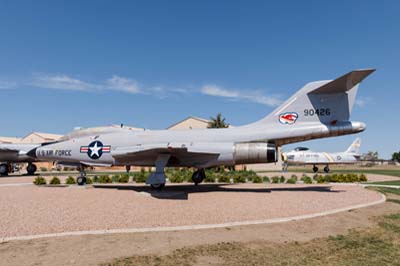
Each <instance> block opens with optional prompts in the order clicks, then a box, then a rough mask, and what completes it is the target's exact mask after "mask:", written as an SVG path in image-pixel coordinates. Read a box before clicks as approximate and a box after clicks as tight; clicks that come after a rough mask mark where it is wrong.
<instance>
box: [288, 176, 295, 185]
mask: <svg viewBox="0 0 400 266" xmlns="http://www.w3.org/2000/svg"><path fill="white" fill-rule="evenodd" d="M296 182H297V180H296V179H295V178H292V177H291V178H289V179H288V180H286V183H288V184H296Z"/></svg>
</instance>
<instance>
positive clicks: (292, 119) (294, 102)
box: [248, 69, 375, 128]
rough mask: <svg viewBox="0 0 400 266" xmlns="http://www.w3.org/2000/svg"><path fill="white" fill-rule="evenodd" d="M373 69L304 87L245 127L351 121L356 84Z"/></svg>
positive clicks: (312, 83) (354, 71)
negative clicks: (263, 116) (266, 114)
mask: <svg viewBox="0 0 400 266" xmlns="http://www.w3.org/2000/svg"><path fill="white" fill-rule="evenodd" d="M374 71H375V69H365V70H353V71H351V72H349V73H347V74H345V75H343V76H341V77H339V78H337V79H334V80H328V81H326V80H325V81H315V82H311V83H308V84H306V85H305V86H304V87H303V88H302V89H300V90H299V91H297V92H296V93H295V94H294V95H293V96H292V97H290V98H289V99H288V100H287V101H285V102H284V103H283V104H282V105H281V106H279V107H278V108H276V109H275V110H274V111H273V112H272V113H271V114H269V115H268V116H266V117H265V118H263V119H261V120H259V121H257V122H255V123H253V124H250V125H248V126H263V125H269V126H271V124H272V125H276V126H284V127H287V126H291V128H293V127H298V126H300V125H307V124H310V123H322V124H325V125H334V124H336V123H337V122H342V121H344V122H346V121H349V120H350V114H351V112H352V109H353V105H354V102H355V97H356V94H357V90H358V85H359V83H360V82H361V81H362V80H364V79H365V78H366V77H367V76H368V75H370V74H371V73H372V72H374Z"/></svg>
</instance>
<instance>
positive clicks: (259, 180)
mask: <svg viewBox="0 0 400 266" xmlns="http://www.w3.org/2000/svg"><path fill="white" fill-rule="evenodd" d="M262 182H263V179H262V178H261V177H260V176H258V175H256V176H255V177H253V183H262Z"/></svg>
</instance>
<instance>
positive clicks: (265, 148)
mask: <svg viewBox="0 0 400 266" xmlns="http://www.w3.org/2000/svg"><path fill="white" fill-rule="evenodd" d="M373 71H374V69H367V70H355V71H351V72H349V73H347V74H345V75H344V76H342V77H339V78H337V79H335V80H330V81H316V82H311V83H308V84H306V85H305V86H304V87H303V88H302V89H300V90H299V91H298V92H296V93H295V94H294V95H293V96H292V97H290V98H289V99H288V100H287V101H286V102H284V103H283V104H282V105H281V106H279V107H278V108H276V109H275V110H274V111H273V112H272V113H271V114H269V115H268V116H266V117H265V118H263V119H261V120H259V121H257V122H254V123H251V124H248V125H244V126H240V127H234V128H224V129H189V130H174V131H169V130H144V131H129V130H124V129H121V130H119V131H113V132H104V133H98V134H94V135H90V136H82V137H79V136H78V137H72V138H70V139H67V140H64V141H60V142H57V143H54V144H50V145H46V146H43V147H38V148H35V149H33V150H32V151H30V152H29V155H30V156H32V157H36V158H39V159H41V160H50V161H58V162H60V163H67V164H76V165H79V166H80V168H81V176H80V177H78V183H79V184H80V185H82V184H85V180H86V178H85V175H84V171H83V169H84V168H85V167H87V166H112V165H120V166H127V165H136V166H155V167H156V170H155V172H153V173H152V174H150V175H149V177H148V179H147V181H146V183H147V184H150V185H151V186H152V187H153V188H162V187H163V186H164V185H165V178H166V177H165V173H164V168H165V167H169V166H171V167H195V168H197V169H198V170H197V171H195V172H194V174H193V176H192V179H193V181H194V183H195V184H198V183H201V182H202V181H203V179H204V178H205V172H204V169H205V168H208V167H213V166H218V165H235V164H251V163H271V162H276V161H277V158H278V154H277V153H278V152H277V147H278V146H281V145H284V144H288V143H294V142H300V141H304V140H309V139H317V138H326V137H334V136H340V135H346V134H353V133H358V132H361V131H364V130H365V124H364V123H362V122H353V121H350V114H351V111H352V108H353V105H354V102H355V97H356V93H357V90H358V84H359V83H360V82H361V81H362V80H363V79H364V78H366V77H367V76H368V75H369V74H371V73H372V72H373Z"/></svg>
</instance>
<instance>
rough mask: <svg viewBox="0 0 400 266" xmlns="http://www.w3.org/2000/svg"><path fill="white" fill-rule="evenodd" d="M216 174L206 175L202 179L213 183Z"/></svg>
mask: <svg viewBox="0 0 400 266" xmlns="http://www.w3.org/2000/svg"><path fill="white" fill-rule="evenodd" d="M215 180H216V176H215V175H207V176H206V178H205V179H204V182H206V183H215Z"/></svg>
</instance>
